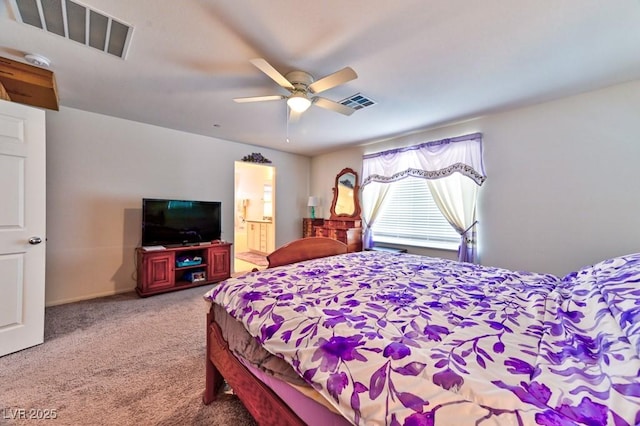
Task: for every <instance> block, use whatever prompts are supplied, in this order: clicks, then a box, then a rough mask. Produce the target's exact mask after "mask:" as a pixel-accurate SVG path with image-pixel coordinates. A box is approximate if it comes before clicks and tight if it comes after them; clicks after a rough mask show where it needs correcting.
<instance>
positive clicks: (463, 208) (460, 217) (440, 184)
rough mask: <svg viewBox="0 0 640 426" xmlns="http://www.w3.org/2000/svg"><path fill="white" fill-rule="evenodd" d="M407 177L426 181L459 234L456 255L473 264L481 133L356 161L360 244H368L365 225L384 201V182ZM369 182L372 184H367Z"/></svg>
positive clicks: (369, 236)
mask: <svg viewBox="0 0 640 426" xmlns="http://www.w3.org/2000/svg"><path fill="white" fill-rule="evenodd" d="M407 176H415V177H420V178H424V179H426V182H427V185H429V190H430V191H431V193H432V194H433V197H434V200H435V201H436V204H437V205H438V207H439V208H440V211H441V212H442V214H443V216H444V217H445V218H446V219H447V221H449V223H450V224H451V226H453V227H454V229H455V230H456V231H457V232H458V233H459V234H460V247H459V250H458V259H459V260H460V261H464V262H475V261H476V244H475V228H476V225H477V221H476V204H477V194H478V187H479V186H480V185H482V183H483V182H484V181H485V179H486V175H485V172H484V164H483V161H482V134H481V133H473V134H470V135H465V136H460V137H456V138H450V139H443V140H439V141H433V142H426V143H423V144H419V145H414V146H410V147H406V148H399V149H393V150H389V151H384V152H379V153H375V154H367V155H365V156H364V157H363V162H362V201H363V207H364V208H363V215H364V221H365V239H364V246H365V248H368V247H370V244H371V241H372V238H373V236H372V234H371V225H372V224H373V223H374V222H375V218H376V216H377V215H378V213H379V211H380V209H381V206H383V205H384V199H385V196H386V193H387V191H388V186H389V185H387V184H388V183H391V182H394V181H397V180H400V179H404V178H405V177H407ZM374 183H376V185H372V184H374ZM380 187H386V189H384V190H383V189H380Z"/></svg>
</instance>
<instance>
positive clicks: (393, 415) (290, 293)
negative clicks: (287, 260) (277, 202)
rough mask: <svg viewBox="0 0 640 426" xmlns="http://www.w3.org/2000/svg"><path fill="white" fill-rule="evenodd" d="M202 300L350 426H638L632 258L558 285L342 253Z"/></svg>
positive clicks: (637, 312) (409, 259)
mask: <svg viewBox="0 0 640 426" xmlns="http://www.w3.org/2000/svg"><path fill="white" fill-rule="evenodd" d="M205 298H207V299H208V300H210V301H212V302H214V303H217V304H220V305H222V306H224V307H225V308H226V310H227V311H228V312H229V313H230V314H231V315H232V316H233V317H235V318H236V319H238V320H240V321H242V322H243V323H244V324H245V326H246V328H247V330H249V332H250V333H251V334H252V335H254V336H255V337H256V338H257V339H258V340H259V341H260V343H261V344H262V345H263V346H264V347H265V348H266V349H267V350H268V351H270V352H272V353H274V354H276V355H278V356H280V357H282V358H283V359H284V360H286V361H287V362H289V363H290V364H291V365H292V366H293V367H294V369H295V370H296V371H297V372H298V373H299V374H300V375H301V376H302V377H304V378H305V379H306V380H307V381H308V382H309V383H310V384H311V385H312V386H313V387H314V388H315V389H317V390H318V391H319V392H320V393H321V394H323V395H324V396H325V398H326V399H327V400H328V401H330V403H331V404H333V405H334V406H335V407H336V408H337V409H338V410H339V411H340V412H341V413H342V414H343V415H344V416H345V417H346V418H348V419H350V420H351V421H352V422H353V423H354V424H359V425H372V424H380V425H383V424H386V425H432V424H439V425H440V424H451V425H466V424H482V425H485V424H486V425H493V424H509V425H511V424H513V425H517V424H525V425H529V424H532V425H533V424H540V425H575V424H585V425H600V424H611V425H633V424H639V423H640V373H639V371H640V359H639V357H638V353H639V351H640V254H635V255H629V256H624V257H620V258H616V259H611V260H609V261H605V262H602V263H599V264H597V265H595V266H592V267H589V268H584V269H582V270H580V271H578V272H575V273H572V274H569V275H568V276H566V277H565V278H564V279H562V280H560V279H558V278H557V277H554V276H552V275H541V274H533V273H524V272H513V271H509V270H505V269H499V268H490V267H484V266H479V265H472V264H462V263H458V262H452V261H448V260H443V259H434V258H428V257H423V256H416V255H408V254H394V253H384V252H360V253H349V254H346V255H341V256H334V257H329V258H324V259H316V260H312V261H307V262H301V263H297V264H293V265H288V266H283V267H278V268H273V269H268V270H265V271H261V272H258V273H252V274H248V275H245V276H242V277H239V278H235V279H230V280H227V281H226V282H224V283H223V284H221V285H219V286H217V287H215V288H214V289H213V290H211V291H210V292H209V293H207V295H206V296H205Z"/></svg>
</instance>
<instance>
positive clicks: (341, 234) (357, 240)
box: [303, 219, 362, 252]
mask: <svg viewBox="0 0 640 426" xmlns="http://www.w3.org/2000/svg"><path fill="white" fill-rule="evenodd" d="M315 220H316V221H321V223H318V224H313V225H312V226H313V234H312V235H313V236H316V237H328V238H332V239H334V240H338V241H341V242H343V243H345V244H346V245H347V251H348V252H352V251H362V227H361V226H362V224H361V221H360V220H357V219H315ZM303 223H304V222H303ZM303 226H304V225H303Z"/></svg>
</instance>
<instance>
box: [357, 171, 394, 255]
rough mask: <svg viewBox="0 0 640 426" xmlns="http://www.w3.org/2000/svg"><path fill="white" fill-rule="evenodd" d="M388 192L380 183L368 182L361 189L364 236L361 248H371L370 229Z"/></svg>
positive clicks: (371, 233)
mask: <svg viewBox="0 0 640 426" xmlns="http://www.w3.org/2000/svg"><path fill="white" fill-rule="evenodd" d="M388 192H389V185H388V184H386V183H380V182H375V181H374V182H370V183H369V185H367V187H366V191H365V188H362V197H361V199H362V206H363V209H362V221H363V222H364V236H363V241H362V247H363V248H364V249H368V248H371V247H373V232H372V231H371V228H372V226H373V224H374V223H375V221H376V218H377V217H378V214H379V213H380V211H381V209H382V206H383V205H384V200H385V198H386V197H387V193H388Z"/></svg>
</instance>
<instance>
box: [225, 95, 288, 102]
mask: <svg viewBox="0 0 640 426" xmlns="http://www.w3.org/2000/svg"><path fill="white" fill-rule="evenodd" d="M284 98H286V96H282V95H270V96H249V97H247V98H233V100H234V101H235V102H238V103H239V104H241V103H245V102H262V101H279V100H281V99H284Z"/></svg>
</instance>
